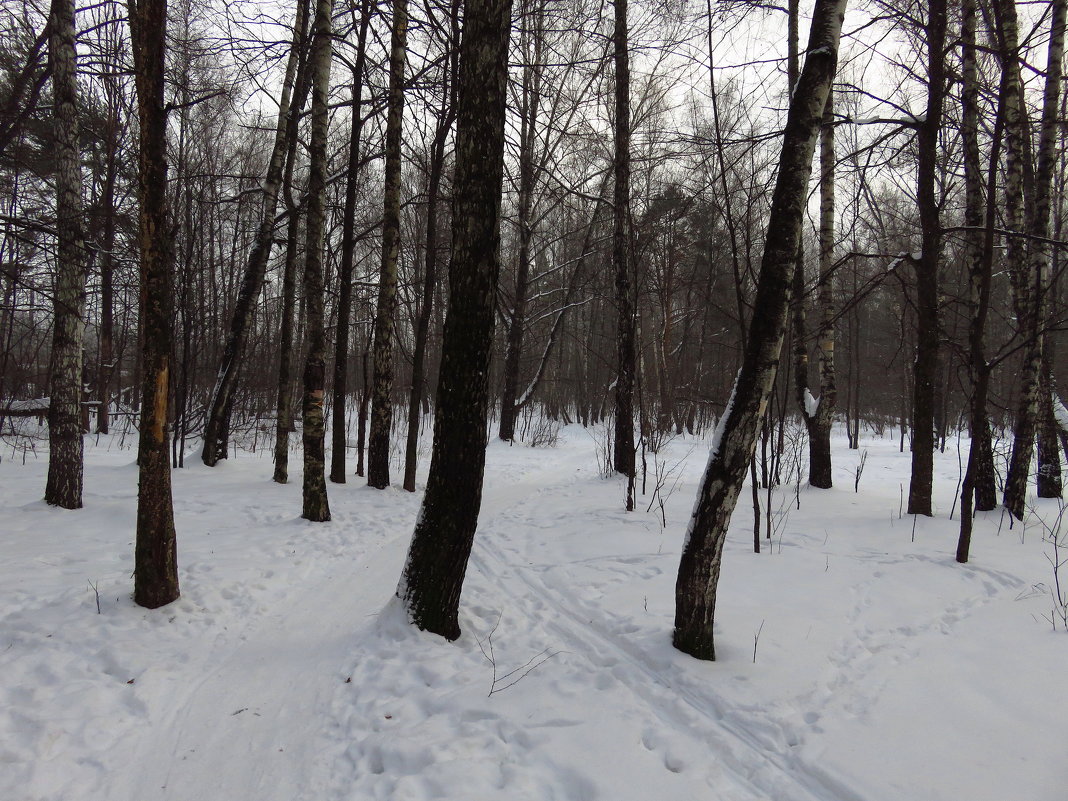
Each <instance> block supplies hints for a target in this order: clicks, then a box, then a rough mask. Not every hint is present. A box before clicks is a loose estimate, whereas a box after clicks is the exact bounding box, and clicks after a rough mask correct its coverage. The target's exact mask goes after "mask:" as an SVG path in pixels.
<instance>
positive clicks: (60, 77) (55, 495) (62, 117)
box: [45, 0, 86, 509]
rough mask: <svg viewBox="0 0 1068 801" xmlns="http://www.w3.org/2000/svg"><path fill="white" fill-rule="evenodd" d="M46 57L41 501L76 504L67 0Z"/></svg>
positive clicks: (79, 256)
mask: <svg viewBox="0 0 1068 801" xmlns="http://www.w3.org/2000/svg"><path fill="white" fill-rule="evenodd" d="M49 30H50V32H51V35H50V37H49V46H48V56H49V61H50V62H51V67H52V95H53V107H54V109H55V111H54V126H53V136H54V140H53V141H54V142H55V158H56V245H57V248H56V249H57V255H56V283H55V294H54V296H53V304H52V308H53V313H52V314H53V329H52V356H51V363H50V365H49V375H50V382H49V383H50V390H49V394H50V397H51V400H50V403H49V406H48V479H47V482H46V484H45V501H46V502H48V503H49V504H51V505H53V506H62V507H63V508H65V509H80V508H81V506H82V417H81V402H82V340H83V339H84V336H85V275H86V251H85V239H84V235H83V232H82V176H81V160H80V157H79V153H78V105H77V104H78V99H77V82H76V78H75V70H76V60H77V54H76V52H75V49H74V38H75V37H74V2H73V0H52V8H51V11H50V14H49Z"/></svg>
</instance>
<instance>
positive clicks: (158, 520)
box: [129, 0, 179, 609]
mask: <svg viewBox="0 0 1068 801" xmlns="http://www.w3.org/2000/svg"><path fill="white" fill-rule="evenodd" d="M129 9H130V13H129V16H130V43H131V45H132V48H133V63H134V80H135V86H136V89H137V118H138V123H139V128H140V134H139V139H140V156H139V163H138V195H139V197H140V200H141V212H140V225H139V239H140V252H141V330H142V340H143V342H142V351H141V365H142V368H141V369H142V390H141V422H140V436H139V438H138V446H137V466H138V479H139V482H138V492H137V544H136V547H135V551H134V601H135V602H136V603H138V604H139V605H141V606H144V607H148V608H149V609H155V608H156V607H159V606H163V605H164V604H168V603H170V602H171V601H173V600H175V599H177V598H178V595H179V591H178V556H177V543H176V537H175V532H174V510H173V507H172V505H171V465H170V460H169V459H168V454H167V443H168V431H167V413H168V406H169V398H168V393H169V385H170V361H171V351H172V348H173V339H174V332H173V328H172V326H173V323H172V307H173V305H174V300H173V287H172V284H173V271H174V262H173V245H172V243H171V239H170V230H169V228H168V222H167V111H166V108H165V106H164V102H163V89H164V67H163V65H164V57H165V52H166V33H167V3H166V0H136V2H131V3H130V5H129Z"/></svg>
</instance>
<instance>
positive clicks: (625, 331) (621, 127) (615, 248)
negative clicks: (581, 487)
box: [612, 0, 636, 511]
mask: <svg viewBox="0 0 1068 801" xmlns="http://www.w3.org/2000/svg"><path fill="white" fill-rule="evenodd" d="M612 42H613V48H614V50H615V67H616V94H615V100H616V119H615V163H614V172H615V179H616V183H615V191H614V193H613V200H614V203H615V209H614V211H615V215H614V223H613V228H612V268H613V270H614V272H615V278H616V306H617V310H618V313H619V317H618V321H619V323H618V331H619V344H618V351H617V354H618V361H617V372H616V418H615V439H614V441H613V447H614V451H613V454H612V464H613V467H614V468H615V470H616V472H617V473H622V474H623V475H625V476H627V477H628V479H629V480H630V482H631V483H633V481H634V373H635V360H636V354H635V345H634V339H635V334H634V288H633V287H632V286H631V275H630V273H631V269H630V226H629V225H628V223H629V221H630V55H629V53H628V51H627V0H615V31H614V34H613V37H612ZM633 495H634V492H633V488H632V487H628V491H627V511H631V510H633V509H634V497H633Z"/></svg>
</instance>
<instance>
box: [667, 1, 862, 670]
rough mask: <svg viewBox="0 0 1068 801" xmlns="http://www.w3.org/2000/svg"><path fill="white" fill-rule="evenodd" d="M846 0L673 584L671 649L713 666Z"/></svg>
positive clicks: (799, 117) (818, 19)
mask: <svg viewBox="0 0 1068 801" xmlns="http://www.w3.org/2000/svg"><path fill="white" fill-rule="evenodd" d="M845 5H846V4H845V0H817V1H816V6H815V9H814V11H813V16H812V27H811V31H810V34H809V42H808V47H807V49H806V57H805V66H804V69H803V70H802V71H801V76H800V78H799V80H798V82H797V87H796V88H795V90H794V92H793V95H792V97H791V100H790V109H789V113H788V116H787V121H786V128H785V130H784V132H783V145H782V152H781V155H780V157H779V172H778V176H777V178H776V182H775V190H774V194H773V196H772V206H771V213H770V217H769V219H768V226H767V236H766V238H765V242H764V254H763V257H762V259H761V265H760V277H759V279H758V285H757V295H756V303H755V306H754V313H753V316H752V319H751V322H750V325H749V334H748V337H747V343H746V350H745V355H744V359H743V362H742V368H741V370H740V371H739V373H738V377H737V379H736V380H735V383H734V389H733V390H732V395H731V400H730V402H729V403H728V407H727V409H726V410H725V411H724V414H723V417H722V418H721V419H720V422H719V425H718V426H717V429H716V437H715V440H714V443H713V446H712V452H711V454H710V455H709V460H708V465H707V467H706V468H705V473H704V477H703V478H702V480H701V485H700V488H699V490H698V496H697V503H696V504H695V506H694V512H693V516H692V518H691V519H690V524H689V528H688V530H687V534H686V541H685V543H684V544H683V550H682V559H681V561H680V564H679V574H678V579H677V582H676V585H675V630H674V634H673V637H672V641H673V643H674V645H675V647H676V648H678V649H679V650H680V651H683V652H685V653H687V654H690V655H691V656H694V657H696V658H698V659H710V660H711V659H715V655H716V652H715V645H714V641H713V632H712V629H713V622H714V617H715V609H716V585H717V583H718V581H719V573H720V566H721V563H722V557H723V544H724V541H725V540H726V535H727V525H728V523H729V522H730V517H731V514H732V513H733V511H734V507H735V504H736V503H737V500H738V493H739V491H740V490H741V487H742V482H743V481H744V478H745V472H746V469H747V468H748V466H749V461H750V459H751V458H752V455H753V448H754V446H755V445H756V438H757V433H758V428H759V426H760V421H761V418H762V417H763V415H764V411H765V409H766V408H767V403H768V398H769V396H770V394H771V387H772V384H773V382H774V380H775V374H776V371H777V369H778V364H779V355H780V351H781V349H782V341H783V335H784V332H785V329H786V317H787V312H788V307H789V303H790V287H791V284H792V281H793V271H794V269H796V257H797V247H798V242H799V241H800V237H801V225H802V220H803V215H804V207H805V202H806V200H807V196H808V182H809V177H810V174H811V171H812V156H813V153H814V151H815V148H816V140H817V137H818V134H819V129H820V124H821V122H822V120H823V113H824V110H825V109H826V107H827V97H828V95H829V93H830V91H831V85H832V82H833V80H834V74H835V68H836V65H837V57H838V42H839V39H840V36H841V31H842V21H843V17H844V14H845Z"/></svg>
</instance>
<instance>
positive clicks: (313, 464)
mask: <svg viewBox="0 0 1068 801" xmlns="http://www.w3.org/2000/svg"><path fill="white" fill-rule="evenodd" d="M332 12H333V0H316V4H315V23H314V25H313V29H312V30H313V39H312V52H311V57H310V59H309V66H310V69H311V87H312V103H311V115H312V120H311V141H310V143H309V146H308V159H309V163H308V219H307V223H306V231H305V234H306V242H307V244H306V245H305V251H304V303H305V306H306V308H307V317H308V322H307V326H308V352H307V355H306V356H305V360H304V400H303V416H304V431H303V442H304V488H303V498H304V511H303V513H302V514H301V516H302V517H303V518H304V519H305V520H311V521H313V522H316V523H321V522H324V521H327V520H329V519H330V504H329V502H328V500H327V496H326V455H325V453H324V449H325V448H324V446H325V442H326V432H325V419H324V415H323V383H324V379H325V377H326V330H325V325H324V320H323V255H324V254H323V230H324V228H325V223H326V208H325V207H326V169H327V163H326V137H327V127H328V124H329V117H328V109H327V102H328V100H329V97H328V95H329V89H330V58H331V14H332Z"/></svg>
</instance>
